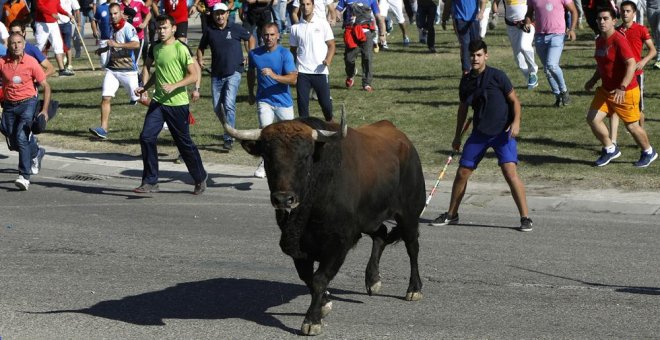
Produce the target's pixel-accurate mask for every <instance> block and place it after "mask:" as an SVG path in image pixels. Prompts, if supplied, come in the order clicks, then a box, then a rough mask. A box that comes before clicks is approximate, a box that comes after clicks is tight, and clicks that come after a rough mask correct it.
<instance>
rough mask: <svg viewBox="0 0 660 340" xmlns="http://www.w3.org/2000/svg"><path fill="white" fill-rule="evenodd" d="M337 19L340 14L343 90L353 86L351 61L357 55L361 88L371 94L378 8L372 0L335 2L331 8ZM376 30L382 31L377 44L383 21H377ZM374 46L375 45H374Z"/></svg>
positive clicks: (381, 39) (353, 68)
mask: <svg viewBox="0 0 660 340" xmlns="http://www.w3.org/2000/svg"><path fill="white" fill-rule="evenodd" d="M335 10H336V11H337V16H339V15H342V12H343V23H344V44H345V45H346V47H345V50H344V65H345V67H344V69H345V71H346V81H345V82H344V84H345V85H346V87H347V88H351V87H353V85H354V84H355V79H354V78H355V75H356V74H357V68H356V67H355V59H357V55H358V53H360V56H361V58H362V89H363V90H365V91H367V92H373V91H374V88H373V87H372V85H371V82H372V80H373V54H372V53H373V52H372V49H373V48H374V39H373V38H374V37H373V35H374V32H375V30H376V25H375V23H374V20H373V18H376V19H377V20H378V18H379V17H380V15H381V14H380V9H379V7H378V2H377V1H376V0H339V3H337V6H336V7H335ZM378 22H379V25H380V27H379V30H380V32H382V33H381V34H380V36H379V42H380V43H384V42H385V27H383V26H384V25H383V22H382V21H380V20H378ZM376 46H377V45H376Z"/></svg>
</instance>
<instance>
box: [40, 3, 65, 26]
mask: <svg viewBox="0 0 660 340" xmlns="http://www.w3.org/2000/svg"><path fill="white" fill-rule="evenodd" d="M55 13H59V14H61V15H66V16H69V13H67V12H66V11H65V10H64V9H63V8H62V6H60V2H59V1H55V0H37V12H36V14H35V15H34V21H36V22H48V23H52V22H57V19H55V18H53V14H55Z"/></svg>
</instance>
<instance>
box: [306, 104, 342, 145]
mask: <svg viewBox="0 0 660 340" xmlns="http://www.w3.org/2000/svg"><path fill="white" fill-rule="evenodd" d="M339 130H340V131H341V134H340V133H337V132H338V131H328V130H312V138H313V139H314V140H315V141H317V142H326V143H327V142H331V141H333V140H337V139H341V138H344V137H346V134H347V133H348V125H347V124H346V113H345V110H344V105H343V104H342V106H341V124H340V128H339Z"/></svg>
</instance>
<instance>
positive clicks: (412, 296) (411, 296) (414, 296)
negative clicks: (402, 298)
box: [406, 292, 422, 301]
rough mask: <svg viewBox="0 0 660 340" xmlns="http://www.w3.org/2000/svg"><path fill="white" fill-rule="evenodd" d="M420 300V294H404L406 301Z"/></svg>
mask: <svg viewBox="0 0 660 340" xmlns="http://www.w3.org/2000/svg"><path fill="white" fill-rule="evenodd" d="M421 299H422V292H408V293H406V301H419V300H421Z"/></svg>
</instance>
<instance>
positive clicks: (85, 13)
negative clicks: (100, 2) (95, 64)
mask: <svg viewBox="0 0 660 340" xmlns="http://www.w3.org/2000/svg"><path fill="white" fill-rule="evenodd" d="M79 3H80V36H79V35H78V34H74V35H73V48H74V49H75V51H76V58H80V53H81V51H82V43H81V42H80V37H84V36H85V23H86V22H87V21H89V22H90V24H91V23H92V21H93V20H94V13H95V9H96V4H95V3H94V0H80V1H79Z"/></svg>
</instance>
